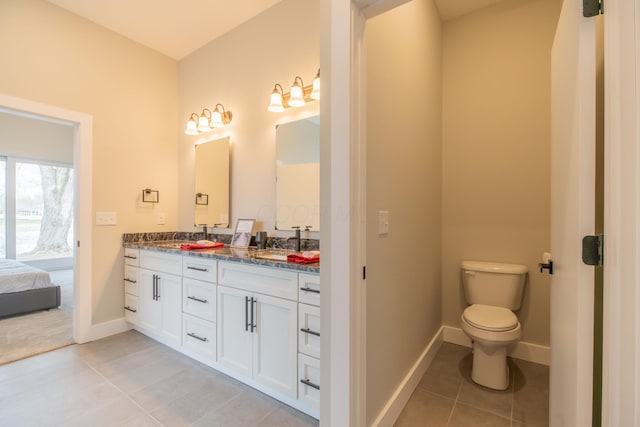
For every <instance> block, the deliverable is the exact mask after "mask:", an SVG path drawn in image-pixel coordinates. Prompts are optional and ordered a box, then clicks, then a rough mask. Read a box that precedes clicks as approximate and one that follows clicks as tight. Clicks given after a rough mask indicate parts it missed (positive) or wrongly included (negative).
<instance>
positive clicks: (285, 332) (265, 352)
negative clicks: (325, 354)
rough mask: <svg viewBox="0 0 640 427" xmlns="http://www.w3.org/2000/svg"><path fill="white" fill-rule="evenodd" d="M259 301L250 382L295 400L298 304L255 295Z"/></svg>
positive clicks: (256, 308)
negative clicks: (260, 384) (256, 382)
mask: <svg viewBox="0 0 640 427" xmlns="http://www.w3.org/2000/svg"><path fill="white" fill-rule="evenodd" d="M254 298H256V299H257V300H258V303H257V305H256V307H255V310H256V326H257V330H256V331H255V333H254V341H253V342H254V346H253V352H254V355H253V379H254V380H256V381H259V382H261V383H263V384H265V385H268V386H269V387H271V388H273V389H275V390H278V391H279V392H282V393H284V394H286V395H288V396H291V397H292V398H294V399H295V398H296V397H297V389H298V387H297V384H296V378H297V363H298V359H297V354H298V346H297V343H298V333H297V331H296V326H297V324H298V322H297V320H298V304H297V303H295V302H293V301H288V300H284V299H281V298H275V297H270V296H267V295H261V294H255V295H254Z"/></svg>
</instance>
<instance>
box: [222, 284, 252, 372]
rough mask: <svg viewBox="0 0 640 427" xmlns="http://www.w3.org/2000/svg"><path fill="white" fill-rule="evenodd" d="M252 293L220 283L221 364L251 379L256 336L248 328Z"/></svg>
mask: <svg viewBox="0 0 640 427" xmlns="http://www.w3.org/2000/svg"><path fill="white" fill-rule="evenodd" d="M247 297H250V294H249V293H248V292H246V291H242V290H239V289H234V288H228V287H226V286H220V285H218V298H217V303H218V310H217V318H218V322H217V325H218V334H217V341H218V346H217V347H218V349H217V351H218V363H220V364H221V365H224V366H226V367H228V368H231V369H233V370H234V371H236V372H238V373H239V374H242V375H244V376H245V377H247V378H251V368H252V364H251V360H252V358H253V354H252V345H253V335H252V333H251V330H250V329H249V330H246V329H247V320H249V321H250V313H249V312H248V310H251V304H250V303H247V300H246V298H247Z"/></svg>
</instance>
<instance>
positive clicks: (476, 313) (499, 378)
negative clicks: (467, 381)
mask: <svg viewBox="0 0 640 427" xmlns="http://www.w3.org/2000/svg"><path fill="white" fill-rule="evenodd" d="M461 324H462V330H463V331H464V333H465V334H467V336H468V337H469V338H470V339H471V341H472V342H473V363H472V365H471V379H472V380H473V381H474V382H475V383H477V384H480V385H482V386H485V387H489V388H492V389H495V390H505V389H507V388H508V387H509V365H508V363H507V347H508V346H509V345H510V344H513V343H515V342H517V341H518V340H520V337H521V336H522V328H521V327H520V322H518V318H517V317H516V316H515V314H514V313H513V312H512V311H511V310H509V309H506V308H503V307H494V306H489V305H482V304H474V305H470V306H469V307H467V308H466V309H465V311H464V312H463V313H462V316H461Z"/></svg>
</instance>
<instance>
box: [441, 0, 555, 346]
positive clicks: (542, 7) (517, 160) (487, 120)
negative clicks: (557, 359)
mask: <svg viewBox="0 0 640 427" xmlns="http://www.w3.org/2000/svg"><path fill="white" fill-rule="evenodd" d="M559 9H560V1H558V0H510V1H505V2H501V3H498V4H496V5H494V6H491V7H488V8H486V9H483V10H481V11H478V12H476V13H472V14H469V15H466V16H463V17H461V18H458V19H455V20H452V21H448V22H447V23H446V24H445V25H444V31H443V90H444V93H443V96H444V102H443V156H442V161H443V188H442V195H443V199H442V219H443V221H442V231H443V234H442V256H443V263H442V283H443V323H444V324H445V325H451V326H455V327H459V325H460V315H461V313H462V310H463V309H464V307H465V303H464V298H463V294H462V291H461V284H460V269H459V265H460V261H461V260H464V259H473V260H486V261H502V262H510V263H519V264H525V265H527V266H528V267H529V280H528V281H527V284H526V289H525V294H524V300H523V304H522V308H521V310H520V313H519V316H518V317H519V318H520V322H521V323H522V328H523V333H522V340H523V341H526V342H531V343H535V344H540V345H549V276H548V275H547V274H540V272H539V271H538V269H537V263H538V262H539V261H540V259H541V257H542V253H543V252H544V251H548V250H549V245H550V223H549V221H550V198H549V190H550V188H549V186H550V152H549V150H550V145H549V144H550V143H549V138H550V121H549V120H550V119H549V117H550V113H549V108H550V104H549V103H550V99H549V93H550V58H551V57H550V49H551V43H552V40H553V35H554V31H555V25H556V22H557V18H558V14H559Z"/></svg>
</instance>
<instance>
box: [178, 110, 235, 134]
mask: <svg viewBox="0 0 640 427" xmlns="http://www.w3.org/2000/svg"><path fill="white" fill-rule="evenodd" d="M229 123H231V111H226V110H225V109H224V106H223V105H222V104H216V106H215V108H214V109H213V111H211V110H209V109H208V108H205V109H204V110H202V113H200V115H198V114H196V113H191V116H189V120H187V128H186V129H185V131H184V133H186V134H187V135H198V134H199V133H201V132H209V131H211V130H212V129H215V128H221V127H223V126H225V125H228V124H229Z"/></svg>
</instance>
